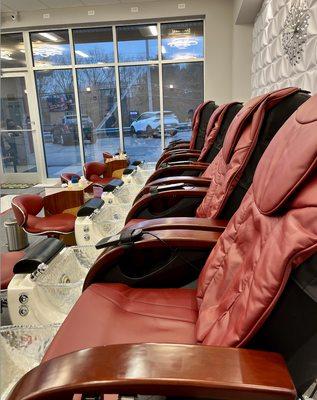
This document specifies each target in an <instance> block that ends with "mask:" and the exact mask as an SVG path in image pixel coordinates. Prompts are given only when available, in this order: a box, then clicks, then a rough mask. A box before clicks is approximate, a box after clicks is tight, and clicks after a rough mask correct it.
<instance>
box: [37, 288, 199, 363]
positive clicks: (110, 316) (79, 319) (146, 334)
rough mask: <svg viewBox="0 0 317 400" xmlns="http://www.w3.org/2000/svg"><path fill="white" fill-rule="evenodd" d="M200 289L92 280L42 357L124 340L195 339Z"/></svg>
mask: <svg viewBox="0 0 317 400" xmlns="http://www.w3.org/2000/svg"><path fill="white" fill-rule="evenodd" d="M195 296H196V290H193V289H134V288H129V287H128V286H126V285H122V284H94V285H91V286H89V287H88V288H87V289H86V290H85V291H84V292H83V294H82V295H81V297H80V298H79V300H78V301H77V303H76V304H75V306H74V307H73V309H72V310H71V312H70V314H69V315H68V317H67V318H66V320H65V322H64V323H63V325H62V327H61V328H60V330H59V332H58V334H57V335H56V336H55V338H54V339H53V342H52V344H51V345H50V347H49V349H48V351H47V352H46V354H45V357H44V359H43V361H46V360H49V359H51V358H54V357H58V356H60V355H62V354H66V353H70V352H71V351H76V350H80V349H84V348H88V347H96V346H104V345H110V344H120V343H142V342H158V343H162V342H164V343H166V342H168V343H187V344H194V343H196V337H195V324H196V320H197V312H198V311H197V300H196V297H195Z"/></svg>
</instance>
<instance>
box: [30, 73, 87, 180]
mask: <svg viewBox="0 0 317 400" xmlns="http://www.w3.org/2000/svg"><path fill="white" fill-rule="evenodd" d="M35 78H36V85H37V92H38V99H39V107H40V115H41V129H42V136H43V142H44V150H45V158H46V169H47V175H48V177H50V178H52V177H59V176H60V174H61V173H62V172H64V171H70V172H75V173H81V171H82V167H81V159H80V151H79V144H78V142H79V140H78V124H77V115H76V109H75V98H74V87H73V79H72V72H71V70H69V69H63V70H58V69H56V70H46V71H36V72H35Z"/></svg>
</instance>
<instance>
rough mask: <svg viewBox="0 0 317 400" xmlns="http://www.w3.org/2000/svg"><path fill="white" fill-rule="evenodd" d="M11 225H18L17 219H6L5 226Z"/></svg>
mask: <svg viewBox="0 0 317 400" xmlns="http://www.w3.org/2000/svg"><path fill="white" fill-rule="evenodd" d="M9 225H17V220H16V219H14V218H12V219H8V220H7V221H4V226H9Z"/></svg>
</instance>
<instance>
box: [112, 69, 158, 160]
mask: <svg viewBox="0 0 317 400" xmlns="http://www.w3.org/2000/svg"><path fill="white" fill-rule="evenodd" d="M119 73H120V91H121V108H122V123H123V131H124V146H125V150H126V152H127V153H128V155H129V156H130V157H131V158H132V159H139V160H145V161H154V160H155V159H157V158H158V157H159V155H160V152H161V141H160V140H159V139H160V137H161V124H160V100H159V78H158V66H157V65H142V66H129V67H120V69H119Z"/></svg>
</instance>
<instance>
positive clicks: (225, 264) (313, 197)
mask: <svg viewBox="0 0 317 400" xmlns="http://www.w3.org/2000/svg"><path fill="white" fill-rule="evenodd" d="M316 103H317V97H315V99H314V100H313V101H307V102H306V103H305V104H304V106H303V107H301V108H300V109H299V111H298V112H297V113H296V114H295V115H294V117H292V118H291V119H290V120H289V121H288V122H287V123H286V124H285V126H284V128H283V130H281V131H280V132H279V133H278V134H277V135H276V137H275V138H274V139H273V141H272V142H271V144H270V145H269V147H268V148H267V150H266V152H265V154H264V156H263V157H262V159H261V161H260V163H259V165H258V167H257V170H256V173H255V177H254V181H253V185H252V186H251V187H250V189H249V191H248V193H247V195H246V196H245V198H244V199H243V202H242V204H241V206H240V208H239V210H238V211H237V212H236V213H235V215H234V216H233V218H232V219H231V221H230V223H229V225H228V226H227V228H226V230H225V232H224V233H223V234H222V235H221V237H220V238H219V240H218V242H217V244H216V246H215V247H214V249H213V251H212V252H211V254H210V256H209V257H208V259H207V261H206V264H205V267H204V269H203V270H202V272H201V274H200V277H199V281H198V285H197V289H185V288H182V289H173V288H171V289H160V288H157V289H147V288H130V287H127V286H126V285H123V284H119V283H105V282H104V281H103V280H102V279H101V278H102V277H101V275H99V276H98V279H97V280H95V281H93V280H92V279H91V273H90V274H89V275H90V277H89V276H88V279H87V280H86V282H85V285H84V292H83V294H82V295H81V297H80V298H79V300H78V301H77V303H76V304H75V306H74V307H73V308H72V310H71V312H70V314H69V315H68V317H67V318H66V320H65V321H64V323H63V324H62V326H61V328H60V329H59V331H58V333H57V335H56V336H55V338H54V339H53V341H52V343H51V345H50V346H49V348H48V350H47V351H46V354H45V356H44V359H43V362H42V364H41V365H40V366H39V367H37V368H35V369H33V370H32V371H31V372H29V373H28V374H27V375H25V376H24V377H23V378H22V379H21V380H20V382H18V384H17V385H16V386H15V388H14V389H13V391H12V392H11V394H10V395H9V397H8V399H9V400H13V399H24V398H25V399H31V398H32V399H33V400H38V399H43V398H45V399H53V398H65V399H66V398H67V399H68V398H72V395H73V394H75V393H87V394H92V393H94V395H95V396H97V395H102V394H104V393H122V394H125V395H127V394H152V395H153V394H159V395H167V396H185V397H186V398H188V397H189V398H193V397H204V398H209V399H227V400H228V399H256V400H259V399H261V400H268V399H270V400H272V399H273V400H278V399H285V400H294V399H295V397H296V390H295V387H294V383H295V385H296V388H297V389H298V394H299V395H301V394H302V393H303V391H305V389H307V387H309V385H310V384H311V383H312V382H313V380H315V377H316V374H317V365H316V359H315V356H316V339H317V335H316V326H317V298H316V291H315V289H316V278H317V273H316V262H317V136H316V129H317V107H316ZM175 236H178V240H181V238H182V232H180V233H178V235H175ZM163 239H164V242H165V244H164V242H162V241H160V240H156V241H155V240H153V239H148V238H146V239H145V240H144V242H145V244H144V243H143V241H141V242H139V243H138V244H137V247H138V249H139V253H140V255H141V254H142V251H144V249H145V248H146V246H147V247H148V248H150V247H152V248H155V247H156V248H158V247H160V248H161V249H162V248H165V247H166V246H169V245H172V243H173V240H174V241H175V238H174V239H173V238H172V237H169V238H168V237H163ZM193 240H195V237H193ZM149 241H151V242H152V244H149ZM142 243H143V244H142ZM125 250H126V249H124V248H121V249H119V250H118V249H113V250H111V251H110V252H108V253H106V254H104V255H102V256H101V257H100V258H99V259H98V260H97V263H96V265H95V267H96V266H97V267H98V265H99V266H100V263H101V262H102V259H103V258H104V259H105V258H107V259H108V260H112V263H113V262H114V260H115V259H117V262H120V261H122V262H124V260H125V262H128V257H127V256H126V255H127V254H126V251H125ZM139 260H141V259H139ZM151 263H155V260H150V259H145V260H144V262H143V263H141V261H140V262H139V264H137V265H135V269H136V270H139V268H141V267H144V266H145V265H148V266H149V267H150V265H151ZM142 264H144V265H142ZM95 267H93V269H94V268H95ZM105 268H111V264H107V265H105ZM91 271H92V270H91ZM91 271H90V272H91ZM135 343H140V344H135ZM149 343H151V344H149ZM250 347H252V348H255V347H256V348H260V349H261V350H262V351H264V350H265V351H269V352H262V351H261V352H258V351H254V350H248V349H246V348H250ZM242 348H245V349H242ZM272 351H278V352H280V353H282V355H283V357H284V358H285V360H286V362H287V365H288V368H289V370H290V373H291V374H292V377H293V379H294V383H293V382H292V380H291V378H290V373H289V372H288V371H287V368H286V364H285V361H284V360H283V359H282V357H281V356H279V355H277V354H275V353H273V354H272V353H271V352H272Z"/></svg>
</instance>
